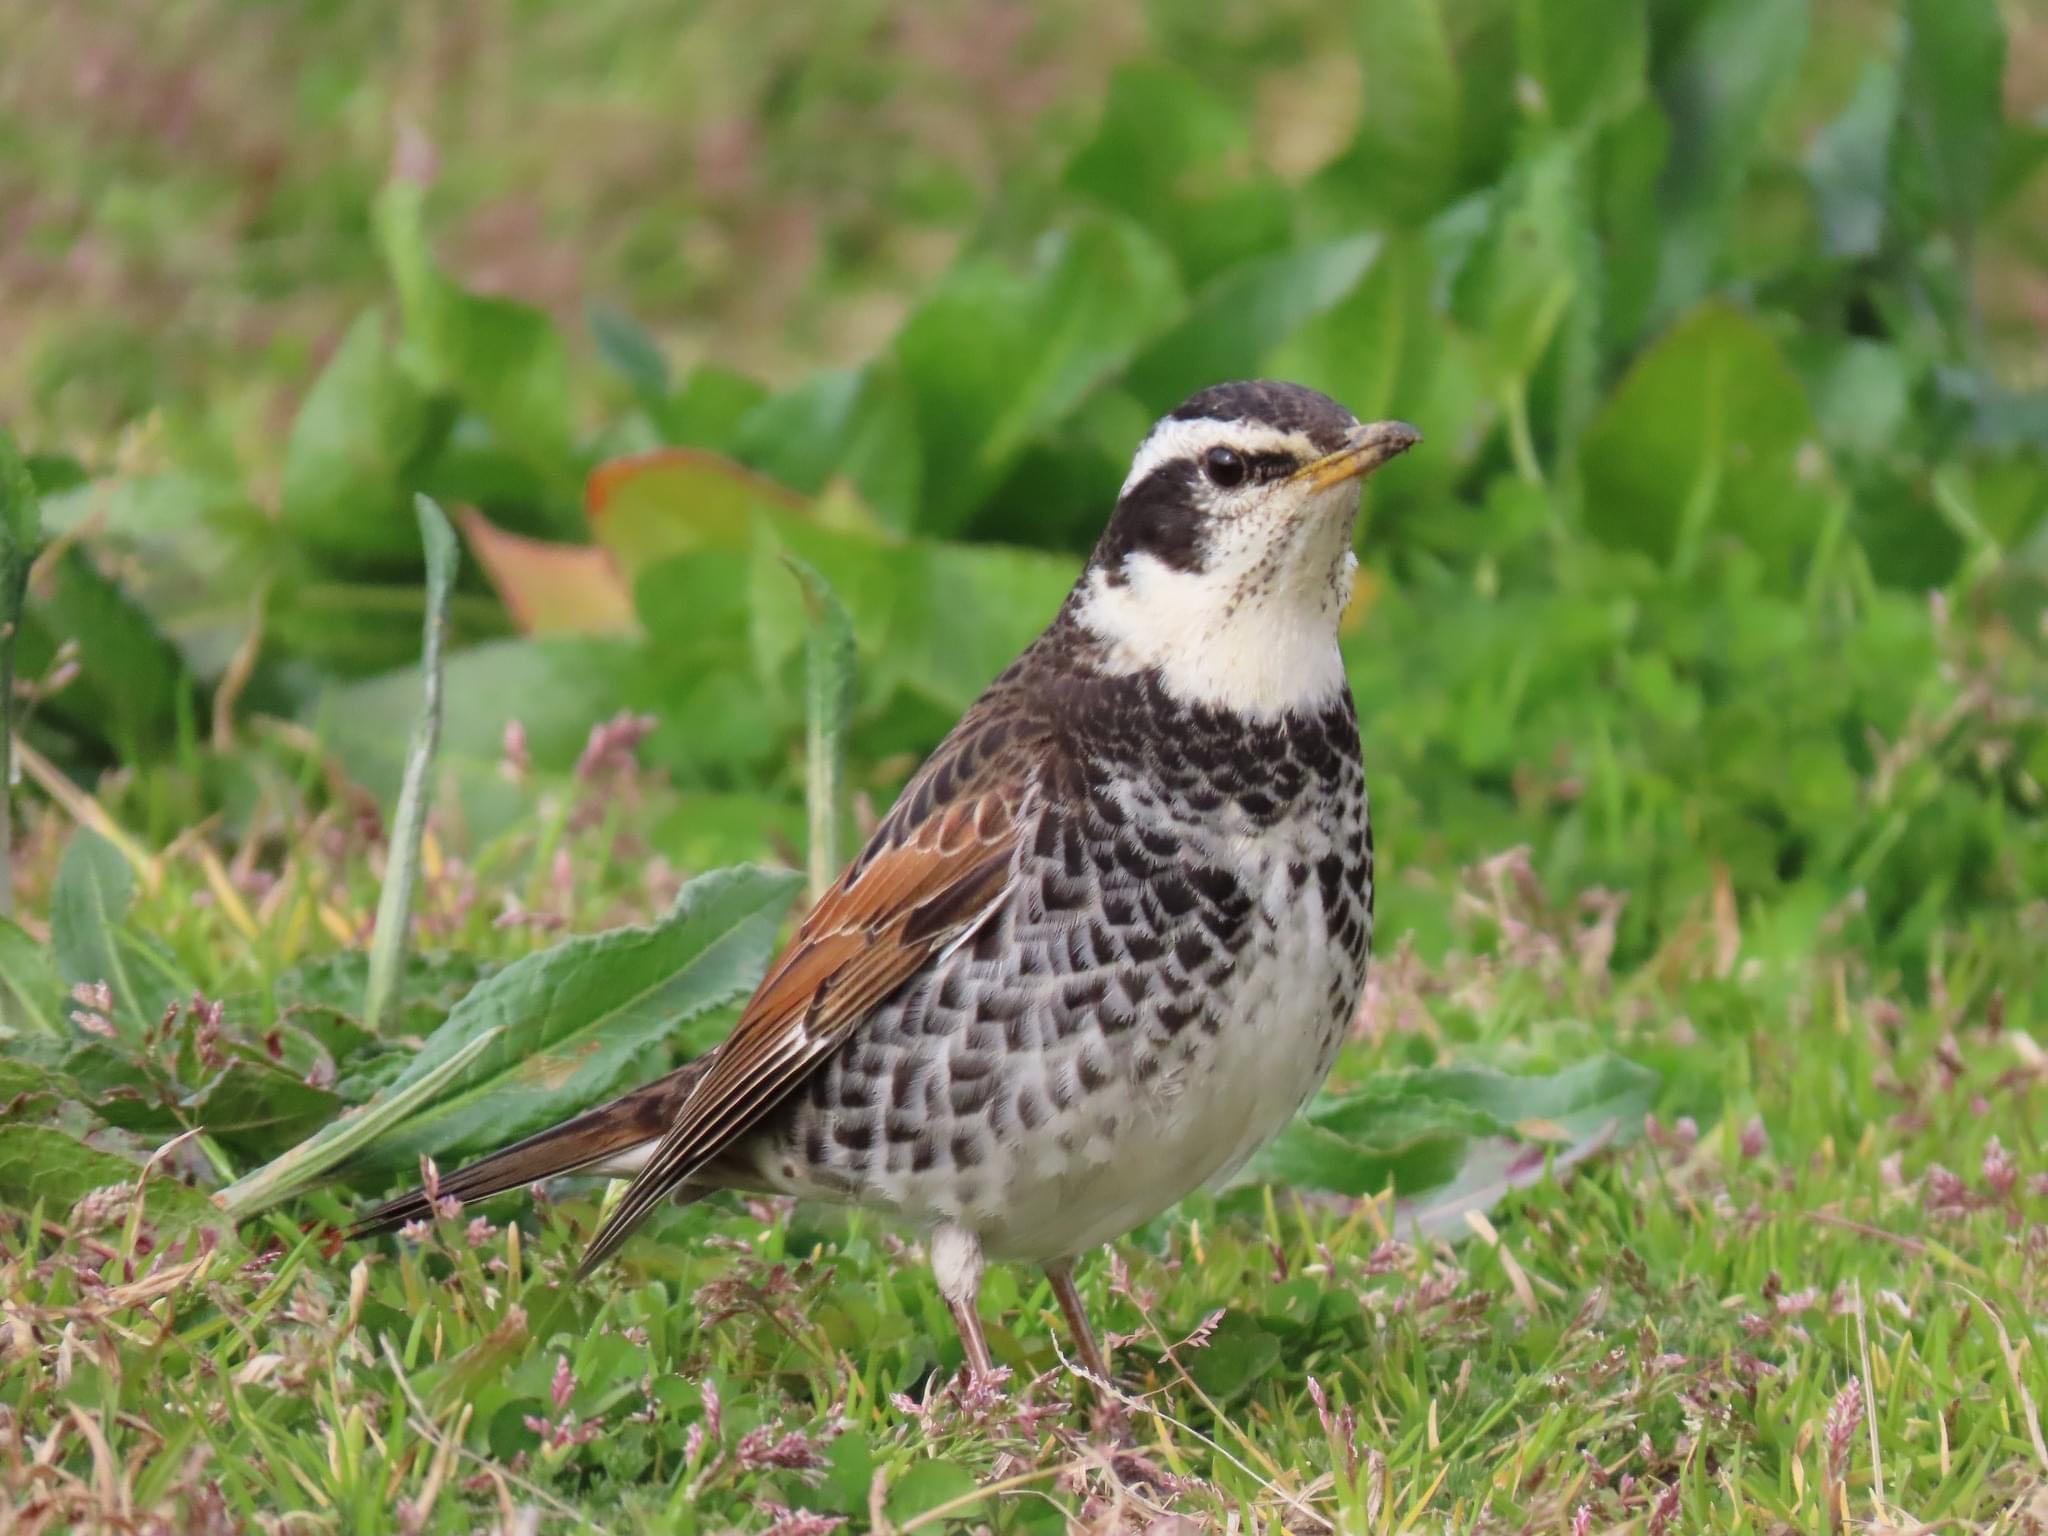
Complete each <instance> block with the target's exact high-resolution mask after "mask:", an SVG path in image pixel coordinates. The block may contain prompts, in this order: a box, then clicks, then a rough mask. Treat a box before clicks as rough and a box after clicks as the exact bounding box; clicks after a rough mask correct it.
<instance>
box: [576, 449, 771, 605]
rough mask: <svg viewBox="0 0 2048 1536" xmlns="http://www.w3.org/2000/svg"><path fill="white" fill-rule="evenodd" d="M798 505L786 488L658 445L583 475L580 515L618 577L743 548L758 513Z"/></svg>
mask: <svg viewBox="0 0 2048 1536" xmlns="http://www.w3.org/2000/svg"><path fill="white" fill-rule="evenodd" d="M799 505H801V500H800V498H799V497H798V496H797V495H796V493H794V492H793V491H790V490H788V489H787V488H786V487H784V486H782V485H779V484H777V483H776V482H775V481H773V480H769V479H766V478H765V477H763V476H761V475H759V474H756V473H755V472H754V471H753V470H750V469H746V468H744V467H742V466H741V465H739V464H736V463H734V462H733V461H732V460H731V459H728V458H725V457H723V456H721V455H719V454H715V453H710V452H707V451H705V450H704V449H701V448H661V449H656V450H655V451H654V452H652V453H642V454H635V455H633V456H632V457H630V458H625V459H614V460H612V461H611V462H610V463H608V464H601V465H599V466H598V467H597V468H596V469H595V470H593V471H592V472H591V475H590V483H589V486H588V487H587V489H586V491H585V515H586V516H587V517H588V519H589V521H590V531H591V535H592V537H593V538H595V539H596V540H597V542H598V544H599V546H600V547H602V548H603V549H604V550H605V552H606V553H607V554H609V555H610V556H611V559H612V561H613V563H614V564H615V565H616V566H617V567H618V571H619V575H620V578H621V579H622V580H623V581H624V582H625V583H626V584H627V586H628V587H629V588H630V587H633V586H635V585H637V583H638V582H639V580H640V578H641V576H643V575H644V574H645V573H646V572H647V570H648V569H649V567H651V566H654V565H658V564H659V563H661V562H662V561H664V560H667V559H669V558H671V557H673V556H676V555H686V554H690V553H692V552H693V551H696V550H700V549H719V550H744V549H747V548H749V547H751V545H752V543H753V539H754V527H755V523H756V521H757V519H758V518H759V517H760V516H761V514H762V513H764V512H767V511H771V510H789V509H793V508H795V507H797V506H799Z"/></svg>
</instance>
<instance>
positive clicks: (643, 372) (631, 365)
mask: <svg viewBox="0 0 2048 1536" xmlns="http://www.w3.org/2000/svg"><path fill="white" fill-rule="evenodd" d="M585 316H586V318H587V319H588V321H589V324H590V336H591V339H592V340H593V341H595V342H596V343H597V355H598V356H599V357H600V358H601V359H603V360H604V362H605V364H606V365H607V366H608V367H609V368H610V369H611V370H612V372H614V373H616V374H617V375H618V376H619V377H620V378H622V379H624V380H625V381H626V382H627V383H628V384H629V385H631V386H632V389H633V393H634V395H635V396H637V397H638V399H639V401H640V404H641V406H642V407H643V408H645V409H646V410H647V411H648V412H650V413H652V414H657V415H658V414H659V413H660V412H662V411H663V410H665V409H666V408H667V406H668V392H669V376H668V359H667V358H666V357H664V356H662V352H661V347H660V345H659V344H658V343H657V342H656V341H655V339H654V338H653V337H652V336H650V335H648V334H647V329H646V327H645V326H643V325H641V324H640V322H639V321H638V320H635V319H634V318H633V317H632V316H631V315H629V314H627V313H626V311H625V310H623V309H620V308H619V307H618V306H617V305H616V304H607V303H604V302H603V301H602V300H593V301H592V302H591V304H590V306H589V307H588V309H587V310H586V311H585Z"/></svg>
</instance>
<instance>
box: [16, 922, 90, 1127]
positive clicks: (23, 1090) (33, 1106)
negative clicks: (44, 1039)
mask: <svg viewBox="0 0 2048 1536" xmlns="http://www.w3.org/2000/svg"><path fill="white" fill-rule="evenodd" d="M16 931H17V932H19V930H18V929H17V930H16ZM5 979H6V975H5V972H0V982H4V981H5ZM84 1101H85V1091H84V1089H82V1088H81V1087H80V1086H79V1085H78V1084H77V1083H76V1082H75V1081H73V1080H72V1079H71V1078H70V1077H69V1076H67V1075H66V1074H64V1073H62V1072H59V1071H56V1070H54V1069H52V1068H50V1067H46V1066H44V1065H42V1064H41V1063H40V1062H34V1061H25V1060H22V1059H21V1058H19V1057H13V1056H0V1119H4V1120H8V1121H20V1120H41V1119H45V1118H47V1117H49V1116H52V1115H54V1114H56V1113H57V1112H58V1111H59V1110H61V1109H63V1108H64V1107H65V1106H66V1105H69V1104H81V1103H83V1102H84Z"/></svg>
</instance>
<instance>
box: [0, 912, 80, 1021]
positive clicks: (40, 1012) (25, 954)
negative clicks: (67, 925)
mask: <svg viewBox="0 0 2048 1536" xmlns="http://www.w3.org/2000/svg"><path fill="white" fill-rule="evenodd" d="M68 1011H69V1005H68V1004H66V1003H65V1001H64V987H63V985H62V984H61V983H60V982H59V981H58V980H57V969H56V966H55V965H54V963H53V956H52V954H51V951H50V948H49V947H48V946H47V945H43V944H38V943H37V942H36V941H35V940H34V939H32V938H30V937H29V936H28V934H26V933H24V932H23V931H22V930H21V928H20V927H19V926H17V925H16V924H15V923H14V922H13V920H12V919H10V918H5V917H0V1023H4V1024H6V1025H7V1026H8V1028H10V1029H13V1030H23V1029H33V1030H38V1031H40V1032H41V1033H43V1034H46V1035H57V1036H60V1037H66V1038H68V1037H69V1036H70V1035H71V1033H72V1029H71V1026H70V1024H69V1023H68V1022H66V1020H65V1014H66V1013H67V1012H68Z"/></svg>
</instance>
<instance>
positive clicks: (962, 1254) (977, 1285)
mask: <svg viewBox="0 0 2048 1536" xmlns="http://www.w3.org/2000/svg"><path fill="white" fill-rule="evenodd" d="M984 1264H985V1260H984V1259H983V1258H982V1253H981V1239H980V1238H978V1237H976V1236H975V1235H974V1234H973V1233H972V1232H970V1231H968V1230H967V1228H965V1227H963V1226H960V1225H958V1224H956V1223H954V1222H950V1221H948V1222H942V1223H941V1224H940V1225H939V1226H938V1227H936V1228H934V1229H933V1231H932V1277H933V1278H934V1279H935V1280H937V1281H938V1282H939V1294H940V1295H941V1296H943V1297H945V1298H946V1300H947V1301H949V1302H951V1303H952V1304H953V1305H954V1306H956V1307H967V1308H969V1309H972V1307H973V1306H974V1300H975V1297H977V1296H978V1295H980V1294H981V1274H982V1269H983V1266H984Z"/></svg>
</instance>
